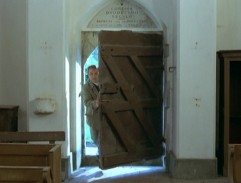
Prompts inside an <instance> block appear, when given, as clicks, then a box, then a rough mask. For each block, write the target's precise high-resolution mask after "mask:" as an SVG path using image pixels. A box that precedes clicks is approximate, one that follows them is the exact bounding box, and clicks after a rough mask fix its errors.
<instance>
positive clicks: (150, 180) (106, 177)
mask: <svg viewBox="0 0 241 183" xmlns="http://www.w3.org/2000/svg"><path fill="white" fill-rule="evenodd" d="M66 182H69V183H135V182H137V183H231V182H232V181H230V179H229V178H226V177H218V178H215V179H208V180H207V179H205V180H182V179H173V178H171V177H170V176H169V175H168V174H167V173H166V172H165V170H164V169H163V168H161V167H155V168H151V167H141V168H140V167H135V166H129V167H118V168H113V169H109V170H101V169H99V168H98V167H83V168H81V169H80V170H79V171H78V172H75V173H74V174H73V177H71V178H70V179H69V180H68V181H66Z"/></svg>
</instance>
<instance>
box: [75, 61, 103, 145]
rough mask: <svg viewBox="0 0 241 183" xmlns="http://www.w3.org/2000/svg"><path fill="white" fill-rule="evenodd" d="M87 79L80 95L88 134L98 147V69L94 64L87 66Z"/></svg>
mask: <svg viewBox="0 0 241 183" xmlns="http://www.w3.org/2000/svg"><path fill="white" fill-rule="evenodd" d="M87 71H88V81H87V82H86V83H85V84H84V86H83V87H82V91H81V93H80V96H81V97H82V99H83V102H84V105H85V107H86V117H87V124H88V125H89V126H90V135H91V138H92V140H93V142H94V143H95V145H96V146H97V147H99V129H100V108H99V105H100V98H99V70H98V68H97V67H96V66H95V65H91V66H89V67H88V68H87Z"/></svg>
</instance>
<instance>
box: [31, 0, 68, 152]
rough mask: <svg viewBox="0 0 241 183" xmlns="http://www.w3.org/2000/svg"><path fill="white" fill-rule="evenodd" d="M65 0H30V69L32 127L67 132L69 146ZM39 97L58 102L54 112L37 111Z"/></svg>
mask: <svg viewBox="0 0 241 183" xmlns="http://www.w3.org/2000/svg"><path fill="white" fill-rule="evenodd" d="M66 65H68V60H67V59H65V1H64V0H52V1H49V0H41V1H39V0H31V1H28V71H29V73H28V74H29V75H28V78H29V91H28V92H29V98H28V101H29V116H28V117H29V130H30V131H65V132H66V143H67V144H66V146H67V147H66V146H63V148H62V149H63V151H62V152H63V153H64V154H68V152H69V147H68V141H69V138H68V136H69V134H68V123H69V113H68V111H69V109H68V107H69V105H68V98H69V91H68V88H69V86H68V81H66V80H65V78H68V73H67V72H66V70H65V67H66ZM36 98H51V99H53V100H55V101H56V110H55V112H54V113H52V114H48V115H47V114H42V115H36V114H35V113H34V111H33V110H34V108H35V105H34V104H35V103H34V101H35V99H36Z"/></svg>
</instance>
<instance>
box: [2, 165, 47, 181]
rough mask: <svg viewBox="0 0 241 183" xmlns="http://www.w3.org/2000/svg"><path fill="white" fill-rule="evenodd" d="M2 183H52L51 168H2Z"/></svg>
mask: <svg viewBox="0 0 241 183" xmlns="http://www.w3.org/2000/svg"><path fill="white" fill-rule="evenodd" d="M0 182H16V183H19V182H25V183H26V182H34V183H35V182H36V183H52V175H51V168H50V167H36V166H34V167H33V166H27V167H26V166H0Z"/></svg>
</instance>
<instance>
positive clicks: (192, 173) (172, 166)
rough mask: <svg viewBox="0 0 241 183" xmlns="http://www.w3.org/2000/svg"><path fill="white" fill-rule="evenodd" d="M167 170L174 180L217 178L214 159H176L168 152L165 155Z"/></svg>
mask: <svg viewBox="0 0 241 183" xmlns="http://www.w3.org/2000/svg"><path fill="white" fill-rule="evenodd" d="M167 169H168V171H169V173H170V175H171V176H172V177H174V178H181V179H210V178H216V177H217V160H216V158H215V159H177V158H176V157H175V155H174V154H173V153H172V152H170V153H168V155H167Z"/></svg>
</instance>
